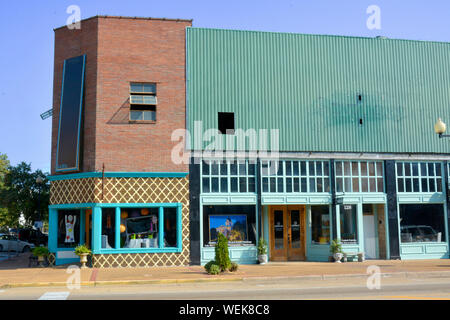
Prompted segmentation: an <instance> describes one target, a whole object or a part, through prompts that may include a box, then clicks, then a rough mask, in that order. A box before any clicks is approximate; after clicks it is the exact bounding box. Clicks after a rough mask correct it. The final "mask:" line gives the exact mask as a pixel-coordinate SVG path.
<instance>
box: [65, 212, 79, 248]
mask: <svg viewBox="0 0 450 320" xmlns="http://www.w3.org/2000/svg"><path fill="white" fill-rule="evenodd" d="M64 218H65V223H66V239H65V240H64V242H65V243H73V242H75V235H74V229H75V223H76V222H77V217H75V216H73V215H71V214H70V215H67V216H65V217H64Z"/></svg>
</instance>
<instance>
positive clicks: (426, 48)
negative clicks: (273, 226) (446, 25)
mask: <svg viewBox="0 0 450 320" xmlns="http://www.w3.org/2000/svg"><path fill="white" fill-rule="evenodd" d="M187 73H188V74H187V80H188V83H187V90H188V97H187V99H188V127H189V128H190V129H191V128H193V122H194V121H196V120H202V121H203V128H204V129H207V128H217V121H218V120H217V112H235V114H236V115H235V117H236V127H237V128H242V129H245V130H246V129H248V128H254V129H256V130H258V129H262V128H264V129H272V128H279V129H280V150H281V151H336V152H424V153H429V152H433V153H450V143H449V142H450V141H449V140H448V139H438V137H437V135H436V134H435V133H434V131H433V125H434V123H435V122H436V120H437V118H438V117H439V116H440V117H442V119H443V120H444V122H445V121H446V122H448V123H450V44H448V43H437V42H423V41H408V40H391V39H378V38H356V37H339V36H320V35H302V34H289V33H270V32H253V31H238V30H217V29H203V28H188V29H187ZM359 94H361V95H362V101H359V100H358V95H359ZM360 118H361V119H362V120H363V125H360V124H359V121H360Z"/></svg>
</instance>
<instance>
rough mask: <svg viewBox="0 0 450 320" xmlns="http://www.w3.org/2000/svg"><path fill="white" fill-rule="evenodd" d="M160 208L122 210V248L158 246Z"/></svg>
mask: <svg viewBox="0 0 450 320" xmlns="http://www.w3.org/2000/svg"><path fill="white" fill-rule="evenodd" d="M158 211H159V208H124V209H121V212H120V247H121V248H133V249H134V248H158V218H159V217H158Z"/></svg>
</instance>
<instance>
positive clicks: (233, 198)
mask: <svg viewBox="0 0 450 320" xmlns="http://www.w3.org/2000/svg"><path fill="white" fill-rule="evenodd" d="M256 197H257V196H256V194H254V195H253V194H248V195H247V194H229V195H224V194H208V195H203V196H202V197H201V202H200V203H201V204H203V205H210V204H211V205H214V204H216V205H218V204H256V203H257V198H256Z"/></svg>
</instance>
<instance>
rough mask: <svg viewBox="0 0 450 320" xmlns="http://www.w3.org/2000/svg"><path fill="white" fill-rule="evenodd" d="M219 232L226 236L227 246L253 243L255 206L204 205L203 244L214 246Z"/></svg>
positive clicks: (254, 236)
mask: <svg viewBox="0 0 450 320" xmlns="http://www.w3.org/2000/svg"><path fill="white" fill-rule="evenodd" d="M219 233H222V234H223V235H225V236H226V237H227V238H228V245H229V246H245V245H255V244H256V208H255V206H245V205H242V206H217V205H215V206H204V207H203V242H204V245H205V246H214V245H215V244H216V242H217V235H218V234H219Z"/></svg>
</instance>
